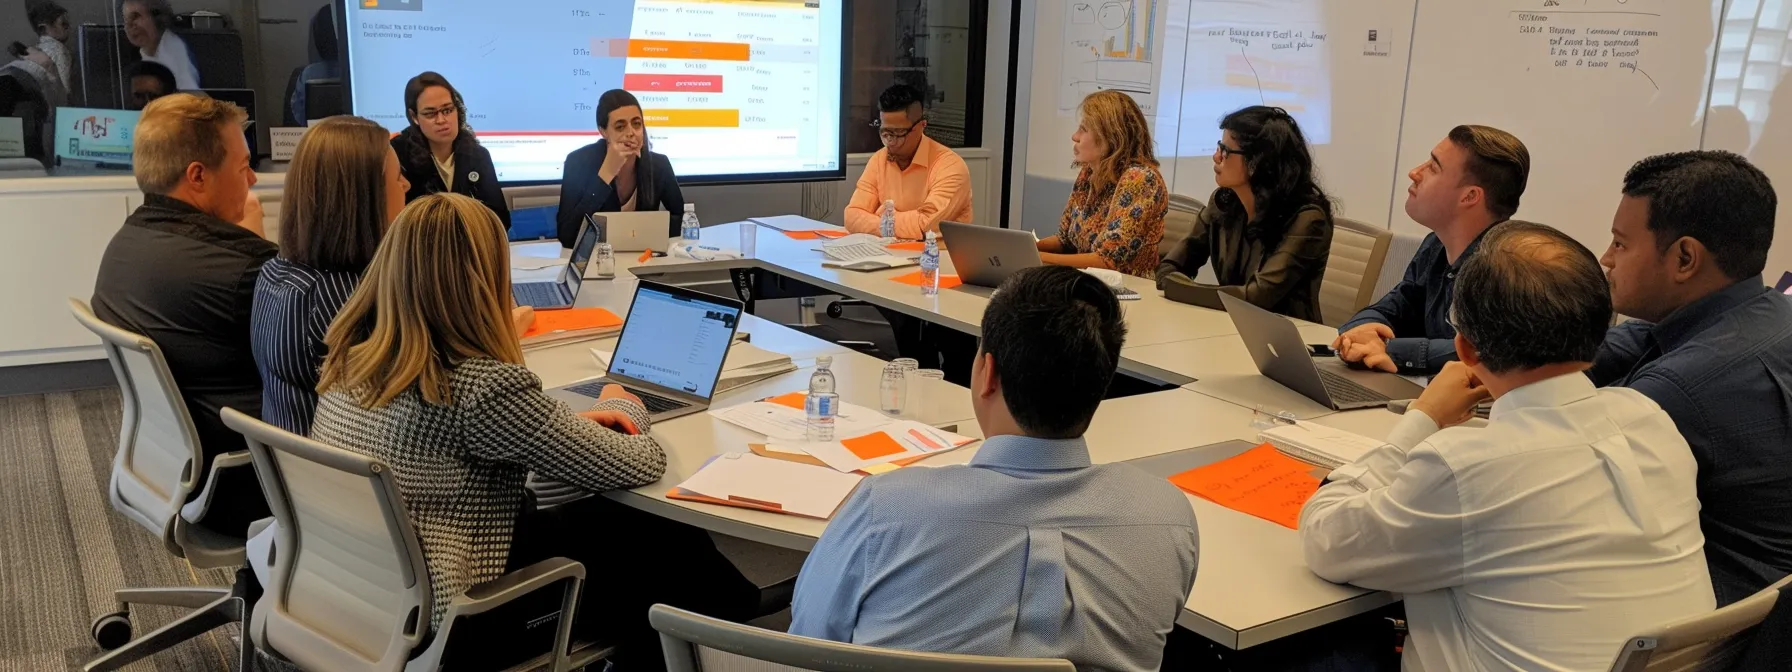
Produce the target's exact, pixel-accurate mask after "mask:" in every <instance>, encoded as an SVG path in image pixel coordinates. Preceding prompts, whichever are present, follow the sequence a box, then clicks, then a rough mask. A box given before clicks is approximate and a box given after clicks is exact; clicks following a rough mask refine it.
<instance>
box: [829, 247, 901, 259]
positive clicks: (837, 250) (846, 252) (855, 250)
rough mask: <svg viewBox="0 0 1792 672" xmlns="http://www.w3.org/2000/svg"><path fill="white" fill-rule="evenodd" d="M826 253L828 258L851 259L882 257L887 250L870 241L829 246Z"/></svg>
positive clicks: (886, 253)
mask: <svg viewBox="0 0 1792 672" xmlns="http://www.w3.org/2000/svg"><path fill="white" fill-rule="evenodd" d="M826 254H827V256H828V257H829V258H831V259H835V260H837V261H852V260H854V259H870V258H871V257H882V256H886V255H888V254H889V252H887V251H885V250H884V248H883V246H881V245H873V244H871V243H859V244H857V245H844V246H840V247H830V248H827V252H826Z"/></svg>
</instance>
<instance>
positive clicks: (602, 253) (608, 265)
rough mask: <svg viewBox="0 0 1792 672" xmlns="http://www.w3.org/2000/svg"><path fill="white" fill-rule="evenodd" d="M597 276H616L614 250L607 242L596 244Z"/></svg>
mask: <svg viewBox="0 0 1792 672" xmlns="http://www.w3.org/2000/svg"><path fill="white" fill-rule="evenodd" d="M597 277H600V278H614V277H616V252H615V251H614V250H613V249H611V248H610V244H609V243H598V244H597Z"/></svg>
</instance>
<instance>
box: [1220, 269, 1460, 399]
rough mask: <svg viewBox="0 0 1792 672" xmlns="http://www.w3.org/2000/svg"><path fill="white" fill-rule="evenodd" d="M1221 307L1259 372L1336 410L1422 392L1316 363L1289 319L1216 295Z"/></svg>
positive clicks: (1393, 378) (1379, 375)
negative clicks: (1230, 320) (1222, 305)
mask: <svg viewBox="0 0 1792 672" xmlns="http://www.w3.org/2000/svg"><path fill="white" fill-rule="evenodd" d="M1220 303H1222V304H1224V305H1225V306H1226V313H1227V314H1228V315H1231V316H1232V324H1233V326H1236V327H1238V336H1239V338H1242V339H1244V347H1245V349H1247V350H1250V351H1251V359H1252V360H1253V361H1255V362H1256V363H1257V370H1258V371H1259V372H1261V373H1262V374H1263V375H1264V376H1265V377H1267V378H1269V379H1270V380H1273V381H1276V382H1278V383H1281V384H1282V385H1283V386H1285V387H1287V388H1288V389H1291V390H1294V391H1295V392H1299V393H1301V394H1304V395H1306V396H1307V398H1308V399H1312V400H1313V401H1317V402H1319V403H1321V404H1324V405H1325V406H1326V407H1328V408H1331V409H1334V410H1339V411H1343V410H1349V409H1353V408H1370V407H1380V406H1386V405H1387V403H1388V402H1389V401H1393V400H1395V399H1414V398H1417V397H1418V396H1419V393H1420V392H1423V391H1425V388H1423V387H1420V386H1418V385H1416V384H1414V383H1413V382H1412V381H1409V380H1407V379H1405V378H1401V377H1400V376H1397V375H1394V374H1392V373H1384V372H1380V371H1353V370H1350V368H1349V367H1347V366H1345V365H1344V362H1343V361H1341V360H1338V359H1337V358H1335V357H1326V358H1322V359H1321V360H1320V361H1314V359H1315V358H1314V357H1313V356H1312V355H1311V354H1310V353H1308V352H1307V343H1306V339H1303V338H1301V335H1300V329H1298V328H1296V327H1295V326H1294V323H1293V322H1291V321H1289V320H1288V318H1286V317H1282V316H1281V315H1277V314H1275V313H1272V312H1269V311H1267V310H1264V309H1262V308H1258V307H1257V306H1256V305H1254V304H1252V303H1251V302H1249V301H1246V300H1244V299H1240V298H1238V297H1235V296H1232V295H1231V294H1227V293H1225V292H1220Z"/></svg>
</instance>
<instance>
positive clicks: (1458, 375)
mask: <svg viewBox="0 0 1792 672" xmlns="http://www.w3.org/2000/svg"><path fill="white" fill-rule="evenodd" d="M1492 398H1493V393H1491V392H1488V391H1487V386H1486V385H1483V384H1481V381H1480V379H1478V378H1476V377H1475V372H1474V371H1473V370H1471V369H1469V368H1468V365H1466V364H1463V363H1462V362H1450V363H1449V364H1445V365H1444V369H1443V370H1442V371H1439V372H1438V373H1437V375H1435V376H1432V377H1431V384H1430V385H1429V386H1427V387H1426V388H1425V391H1424V392H1422V393H1420V394H1419V398H1418V399H1417V400H1415V401H1413V402H1412V405H1411V406H1409V407H1408V410H1413V411H1419V412H1421V413H1424V414H1425V415H1427V416H1429V417H1430V418H1431V420H1432V421H1433V422H1436V423H1437V426H1438V427H1451V426H1455V425H1460V424H1462V423H1464V422H1468V421H1469V419H1470V418H1473V417H1475V407H1476V406H1478V405H1480V404H1481V402H1483V401H1487V400H1488V399H1492Z"/></svg>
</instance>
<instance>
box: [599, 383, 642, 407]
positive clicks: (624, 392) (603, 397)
mask: <svg viewBox="0 0 1792 672" xmlns="http://www.w3.org/2000/svg"><path fill="white" fill-rule="evenodd" d="M611 399H626V400H629V401H632V402H635V405H636V406H640V407H642V408H646V406H647V405H646V404H643V403H641V398H640V397H637V396H635V395H633V394H630V393H629V391H628V388H626V387H623V386H621V385H605V386H604V391H602V392H599V393H598V394H597V400H598V401H609V400H611Z"/></svg>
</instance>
